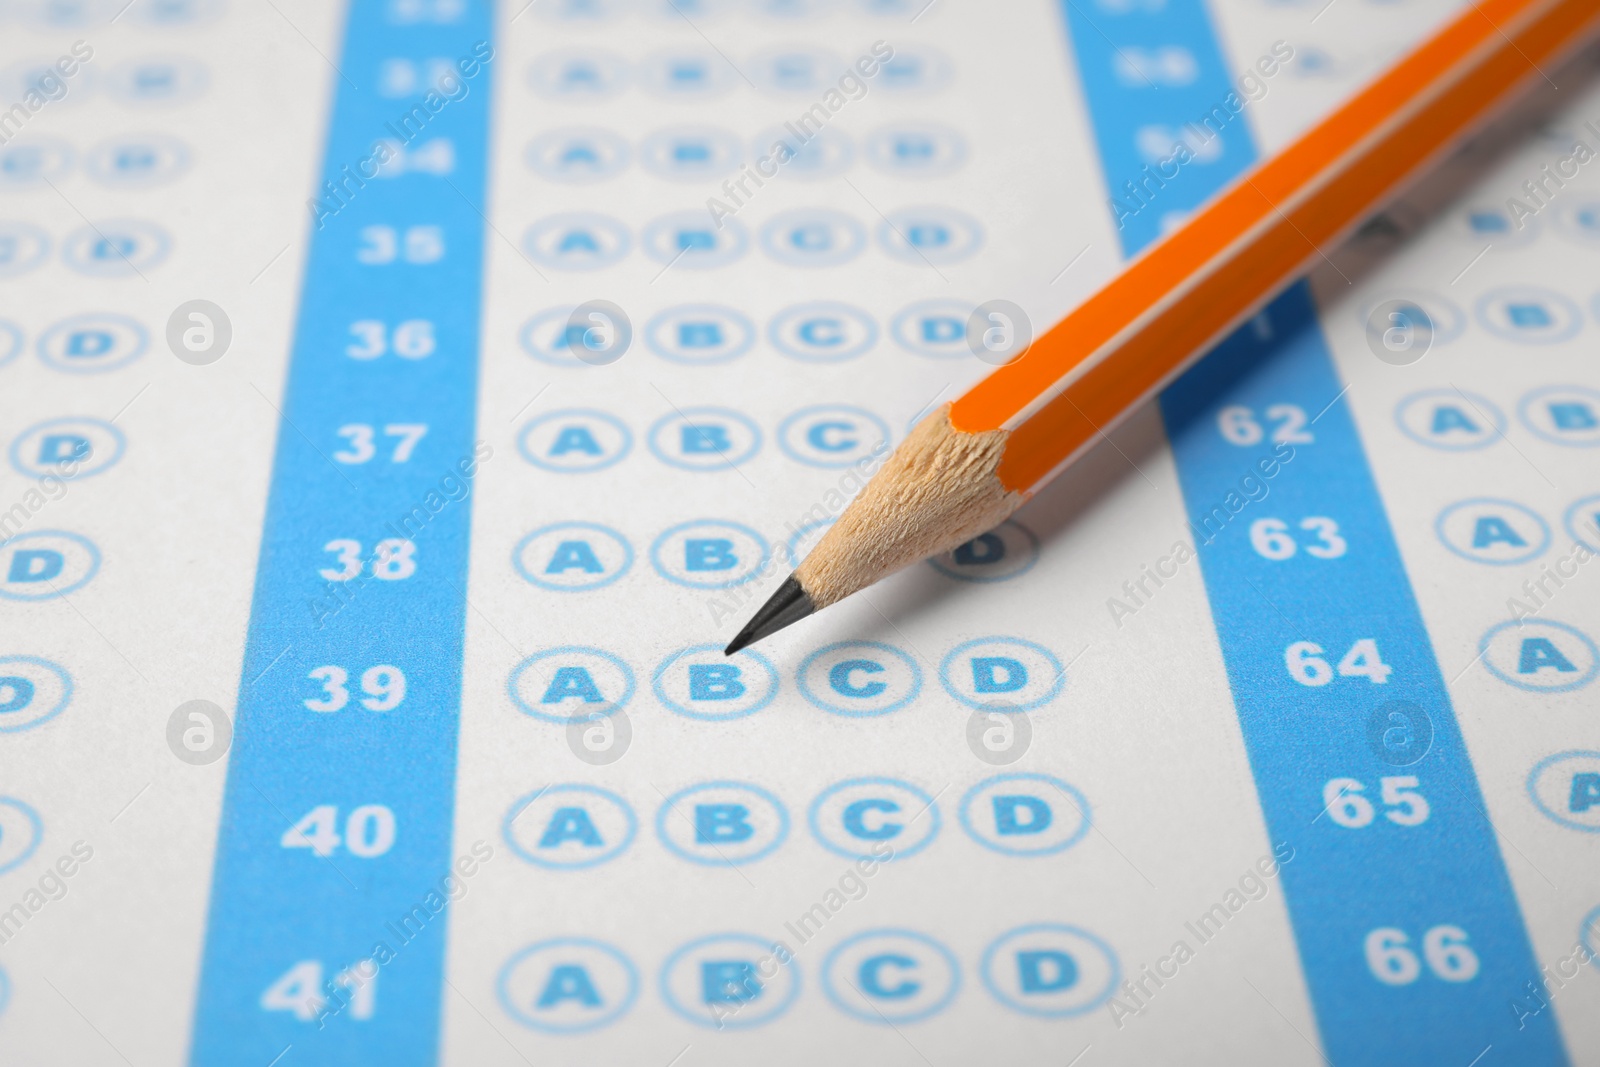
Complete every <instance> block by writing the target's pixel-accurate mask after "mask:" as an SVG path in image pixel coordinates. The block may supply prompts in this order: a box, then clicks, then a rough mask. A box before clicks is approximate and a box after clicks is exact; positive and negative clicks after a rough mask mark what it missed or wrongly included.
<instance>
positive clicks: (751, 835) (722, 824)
mask: <svg viewBox="0 0 1600 1067" xmlns="http://www.w3.org/2000/svg"><path fill="white" fill-rule="evenodd" d="M656 833H657V834H659V835H660V837H661V841H662V843H663V844H665V845H666V846H667V848H669V849H671V850H672V851H673V852H675V853H677V854H678V855H679V856H681V857H682V858H683V859H686V860H689V861H690V862H692V863H700V864H704V865H706V866H710V867H723V866H728V867H733V866H738V865H739V864H742V863H751V862H753V861H755V860H758V859H761V858H762V857H763V856H765V855H767V854H768V853H769V852H771V851H772V850H773V849H775V848H777V847H778V846H779V845H781V844H782V843H783V840H784V838H785V837H787V836H788V835H789V813H788V811H786V810H785V809H784V806H783V804H782V802H781V801H779V800H778V798H777V797H775V796H773V795H772V794H771V793H769V792H767V791H766V790H765V789H761V788H759V787H757V786H753V785H748V784H745V783H743V782H705V783H703V784H701V785H695V786H690V787H689V788H687V789H683V790H680V791H679V792H677V793H674V794H673V795H672V796H670V797H668V798H667V799H666V800H665V801H663V802H662V804H661V810H660V811H658V812H657V813H656Z"/></svg>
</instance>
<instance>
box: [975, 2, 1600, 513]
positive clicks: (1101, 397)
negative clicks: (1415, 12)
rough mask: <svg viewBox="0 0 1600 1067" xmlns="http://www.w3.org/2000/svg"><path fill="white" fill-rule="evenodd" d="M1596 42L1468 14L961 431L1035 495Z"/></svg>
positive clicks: (1544, 6) (1103, 298)
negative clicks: (1001, 444)
mask: <svg viewBox="0 0 1600 1067" xmlns="http://www.w3.org/2000/svg"><path fill="white" fill-rule="evenodd" d="M1596 32H1600V4H1597V3H1596V0H1481V2H1478V3H1475V4H1472V5H1470V6H1469V7H1468V8H1467V9H1466V11H1464V12H1463V13H1462V14H1461V15H1460V16H1459V17H1458V18H1456V19H1455V20H1454V21H1453V22H1451V23H1450V24H1449V25H1447V26H1446V27H1444V29H1442V30H1441V31H1440V32H1439V33H1437V34H1436V35H1435V36H1433V37H1432V38H1431V39H1429V40H1428V41H1427V42H1426V43H1425V44H1423V45H1422V46H1421V47H1419V48H1418V49H1416V50H1415V51H1414V52H1412V53H1411V54H1410V55H1409V56H1408V57H1407V58H1406V59H1404V60H1403V61H1402V62H1401V63H1400V64H1399V65H1398V66H1396V67H1395V68H1394V69H1392V70H1390V71H1389V72H1388V73H1387V74H1385V75H1384V76H1383V77H1381V78H1379V79H1378V80H1377V81H1375V82H1373V83H1372V84H1371V85H1370V86H1368V87H1367V88H1366V89H1365V90H1363V91H1362V92H1361V93H1360V94H1359V95H1357V96H1356V97H1354V98H1353V99H1351V100H1350V101H1349V102H1348V103H1346V104H1345V105H1343V106H1342V107H1340V108H1339V109H1338V110H1337V111H1335V112H1334V113H1333V114H1331V115H1330V116H1328V117H1327V118H1326V119H1324V120H1323V121H1322V122H1321V123H1320V124H1318V125H1317V126H1316V127H1314V128H1313V129H1312V130H1310V131H1309V132H1308V133H1306V134H1305V135H1304V136H1302V137H1301V138H1300V139H1299V140H1297V141H1296V142H1294V143H1293V144H1292V145H1290V146H1289V147H1288V148H1286V149H1285V150H1284V151H1282V152H1280V153H1279V154H1278V155H1276V156H1274V157H1273V158H1272V159H1270V160H1267V161H1266V162H1264V163H1262V164H1261V165H1259V166H1258V167H1256V168H1255V169H1254V170H1252V171H1250V172H1249V173H1247V174H1246V175H1245V176H1244V177H1242V178H1241V179H1240V180H1239V181H1238V182H1237V183H1235V184H1234V185H1232V186H1230V187H1229V188H1228V189H1225V190H1224V191H1223V192H1221V193H1219V194H1218V195H1217V196H1216V197H1215V198H1214V199H1213V200H1212V201H1211V202H1210V203H1209V204H1208V205H1207V206H1206V207H1204V208H1202V209H1201V210H1200V211H1198V212H1197V213H1196V214H1195V215H1194V217H1193V218H1191V219H1190V220H1189V221H1188V222H1187V223H1186V224H1185V225H1184V226H1183V228H1182V229H1180V230H1178V231H1176V232H1175V233H1173V234H1172V235H1171V236H1170V237H1168V238H1166V239H1165V240H1163V241H1161V242H1160V243H1159V244H1157V245H1155V246H1154V247H1153V248H1151V249H1150V251H1149V252H1147V253H1145V254H1144V255H1143V256H1141V257H1140V258H1139V259H1137V260H1135V261H1134V262H1133V263H1132V264H1131V265H1129V267H1128V268H1127V269H1126V270H1125V271H1123V273H1122V274H1121V275H1120V276H1118V277H1117V278H1116V279H1115V280H1114V281H1112V282H1111V283H1110V284H1109V285H1107V286H1106V287H1105V288H1104V289H1102V290H1100V291H1099V292H1098V293H1096V294H1095V295H1094V296H1093V297H1090V298H1089V300H1088V301H1086V302H1085V303H1084V304H1082V305H1081V306H1080V307H1078V308H1077V309H1076V310H1074V311H1073V312H1072V313H1071V314H1069V315H1068V316H1067V317H1066V318H1064V319H1062V320H1061V321H1060V322H1059V323H1057V324H1056V325H1055V326H1054V327H1053V328H1051V329H1050V330H1049V331H1048V332H1047V333H1045V334H1044V335H1043V336H1041V337H1040V338H1039V339H1038V340H1037V341H1035V342H1034V344H1033V346H1032V347H1031V348H1030V349H1029V350H1028V351H1027V353H1026V354H1025V355H1024V356H1023V357H1022V358H1021V359H1018V360H1017V361H1016V362H1014V363H1011V364H1008V365H1006V366H1004V367H1002V368H1000V369H999V370H997V371H995V372H994V373H993V374H991V375H989V376H988V377H987V378H985V379H984V380H983V381H981V382H979V383H978V384H977V385H976V386H974V387H973V388H972V389H971V391H969V392H968V393H967V394H966V395H965V396H963V397H962V398H961V399H959V400H957V401H956V402H955V403H954V405H952V407H951V413H950V417H951V421H952V422H953V423H954V425H955V426H956V428H957V429H959V430H965V431H968V432H979V431H983V430H993V429H999V428H1005V429H1008V430H1010V431H1011V438H1010V440H1009V442H1008V443H1007V446H1006V453H1005V457H1004V459H1003V460H1002V463H1001V466H1000V472H999V473H1000V478H1001V480H1002V481H1003V482H1004V483H1005V485H1006V487H1007V488H1009V489H1016V490H1019V491H1029V490H1032V489H1033V488H1035V487H1036V486H1037V485H1039V484H1040V483H1041V482H1042V481H1044V480H1045V479H1047V478H1048V477H1049V476H1050V475H1051V474H1052V473H1053V472H1054V471H1055V470H1056V469H1057V468H1058V467H1060V466H1061V464H1062V463H1063V462H1064V461H1066V460H1067V459H1068V458H1070V457H1072V456H1074V455H1075V454H1076V453H1077V452H1079V451H1080V450H1081V449H1082V448H1084V447H1085V446H1086V445H1088V444H1090V443H1092V442H1093V441H1094V439H1095V438H1096V437H1098V436H1099V435H1100V434H1101V433H1102V432H1103V431H1104V429H1105V428H1106V427H1108V426H1110V425H1112V424H1113V423H1115V422H1116V421H1118V420H1119V419H1120V418H1121V417H1122V415H1124V414H1125V413H1126V412H1127V411H1128V410H1129V409H1130V408H1132V407H1134V406H1136V405H1137V404H1138V403H1139V402H1140V401H1141V400H1143V399H1146V398H1148V397H1150V396H1152V395H1154V393H1155V392H1156V391H1158V390H1159V389H1160V387H1161V386H1162V385H1164V384H1165V383H1167V382H1169V381H1170V380H1171V379H1172V378H1174V377H1175V376H1176V375H1177V374H1178V373H1179V372H1181V371H1182V369H1183V368H1184V367H1185V366H1187V365H1188V364H1189V363H1190V362H1192V361H1193V359H1194V358H1196V357H1197V356H1198V355H1199V354H1200V353H1202V352H1203V351H1204V350H1205V349H1206V348H1207V347H1208V346H1209V345H1210V344H1211V343H1213V342H1215V341H1217V340H1219V339H1220V338H1221V337H1223V336H1225V335H1226V334H1227V333H1228V332H1229V331H1230V330H1231V329H1233V328H1235V327H1236V326H1237V325H1238V324H1239V323H1241V322H1242V321H1243V320H1244V319H1246V318H1248V317H1249V316H1250V315H1252V314H1254V313H1255V311H1256V310H1257V309H1259V308H1260V307H1261V306H1262V305H1264V304H1265V303H1266V302H1267V301H1268V300H1270V299H1271V298H1272V297H1273V296H1275V295H1277V293H1278V292H1279V291H1280V290H1281V289H1282V288H1283V287H1284V286H1286V285H1287V284H1288V283H1289V282H1290V281H1291V280H1292V279H1293V278H1294V277H1295V276H1296V275H1297V274H1298V273H1299V272H1300V270H1301V269H1302V268H1303V267H1304V266H1305V265H1306V264H1307V263H1308V261H1310V260H1313V259H1316V258H1317V257H1318V256H1319V255H1320V253H1319V252H1318V249H1319V248H1324V247H1332V246H1333V245H1334V244H1336V243H1337V241H1338V240H1339V239H1340V238H1341V237H1342V236H1343V235H1344V234H1346V233H1348V232H1349V231H1350V230H1351V229H1353V228H1354V227H1355V226H1357V225H1359V224H1360V223H1361V222H1362V221H1364V220H1365V219H1366V218H1367V217H1368V215H1369V213H1370V212H1371V211H1372V210H1374V209H1375V208H1376V207H1377V206H1378V205H1380V204H1381V203H1382V202H1383V201H1384V200H1385V199H1387V198H1388V197H1389V196H1391V195H1392V194H1393V193H1394V192H1396V191H1397V190H1398V189H1400V188H1401V187H1403V186H1404V185H1405V183H1406V182H1407V181H1408V180H1410V179H1412V178H1414V177H1416V176H1417V175H1418V174H1419V173H1421V172H1422V171H1423V170H1424V169H1425V168H1426V166H1427V164H1429V163H1430V162H1431V161H1432V160H1434V159H1435V158H1436V157H1438V156H1440V155H1441V154H1443V153H1445V152H1447V151H1449V150H1450V149H1451V148H1452V147H1453V146H1454V145H1455V144H1456V143H1458V142H1459V140H1460V139H1461V138H1462V137H1463V136H1464V135H1465V134H1467V133H1469V132H1470V131H1471V130H1472V129H1473V128H1474V127H1475V126H1476V125H1478V124H1479V123H1480V122H1481V121H1482V120H1483V119H1484V118H1486V117H1487V116H1488V115H1490V114H1491V113H1492V112H1493V111H1494V110H1495V109H1496V108H1497V107H1499V106H1500V105H1502V104H1504V103H1506V102H1507V101H1508V100H1510V99H1511V98H1512V96H1513V95H1514V92H1515V90H1516V89H1517V88H1519V87H1521V86H1524V85H1526V84H1527V83H1528V82H1529V80H1541V79H1543V78H1544V77H1545V73H1544V72H1543V70H1542V69H1541V68H1542V67H1543V66H1544V65H1545V64H1547V63H1550V62H1551V61H1552V60H1553V59H1555V58H1558V57H1559V56H1561V55H1562V54H1563V53H1565V52H1567V51H1569V50H1571V49H1573V48H1575V47H1577V46H1578V45H1580V44H1581V43H1583V42H1584V41H1585V40H1586V39H1587V38H1588V37H1590V36H1592V35H1593V34H1595V33H1596Z"/></svg>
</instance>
